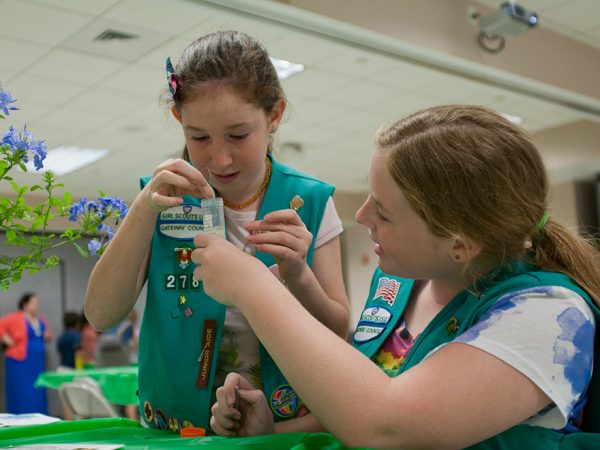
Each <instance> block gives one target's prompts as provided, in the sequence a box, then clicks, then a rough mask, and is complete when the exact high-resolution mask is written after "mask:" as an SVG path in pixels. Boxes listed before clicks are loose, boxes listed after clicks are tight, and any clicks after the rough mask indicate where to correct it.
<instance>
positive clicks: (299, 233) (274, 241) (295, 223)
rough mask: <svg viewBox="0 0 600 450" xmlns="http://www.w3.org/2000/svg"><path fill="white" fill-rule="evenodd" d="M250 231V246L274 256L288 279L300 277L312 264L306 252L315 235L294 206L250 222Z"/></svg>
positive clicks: (247, 227) (248, 227)
mask: <svg viewBox="0 0 600 450" xmlns="http://www.w3.org/2000/svg"><path fill="white" fill-rule="evenodd" d="M246 230H248V231H249V232H250V236H248V239H247V241H246V242H247V243H248V245H251V246H253V247H255V248H256V250H258V251H261V252H265V253H269V254H270V255H273V257H275V260H276V261H277V264H278V265H279V274H280V276H281V278H283V279H284V280H285V281H291V280H293V279H295V278H298V277H300V275H301V274H302V273H303V272H304V270H305V269H306V268H307V267H308V265H307V264H306V255H308V249H309V248H310V244H311V242H312V237H313V236H312V233H311V232H310V231H308V230H307V229H306V226H305V225H304V222H302V219H301V218H300V216H299V215H298V213H297V212H296V211H294V210H293V209H282V210H279V211H273V212H271V213H269V214H267V215H266V216H265V217H264V218H263V220H255V221H254V222H250V223H249V224H247V225H246Z"/></svg>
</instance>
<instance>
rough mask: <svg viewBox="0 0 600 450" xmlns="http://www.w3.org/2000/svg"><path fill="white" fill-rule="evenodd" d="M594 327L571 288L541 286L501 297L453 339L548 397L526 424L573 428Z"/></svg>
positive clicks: (589, 361)
mask: <svg viewBox="0 0 600 450" xmlns="http://www.w3.org/2000/svg"><path fill="white" fill-rule="evenodd" d="M594 332H595V322H594V316H593V314H592V312H591V310H590V308H589V307H588V305H587V303H586V302H585V300H583V299H582V298H581V297H580V296H579V295H578V294H577V293H575V292H573V291H570V290H568V289H566V288H563V287H558V286H541V287H536V288H532V289H524V290H521V291H516V292H512V293H511V294H508V295H505V296H503V297H501V298H500V299H498V301H497V302H496V303H495V304H494V306H493V307H492V308H491V309H490V310H489V311H488V312H487V313H486V314H485V315H484V316H482V317H481V320H480V321H479V322H478V323H476V324H475V325H473V326H472V327H471V328H469V329H468V330H466V331H465V332H464V333H463V334H462V335H460V336H458V337H457V338H456V339H455V340H454V341H453V342H462V343H465V344H469V345H472V346H474V347H477V348H480V349H481V350H484V351H486V352H487V353H490V354H492V355H494V356H496V357H497V358H499V359H501V360H502V361H504V362H505V363H507V364H509V365H510V366H512V367H514V368H515V369H517V370H518V371H519V372H521V373H523V374H524V375H526V376H527V377H528V378H529V379H531V381H533V382H534V383H535V384H536V385H537V386H538V387H539V388H540V389H541V390H542V391H543V392H544V393H545V394H546V395H547V396H548V397H549V398H550V399H551V400H552V401H553V402H554V404H553V405H552V406H551V407H549V408H546V409H545V410H543V411H542V412H540V413H539V414H537V415H535V416H533V417H531V418H530V419H529V420H528V421H527V422H526V423H528V424H530V425H536V426H541V427H545V428H552V429H563V428H566V429H568V430H575V429H577V424H578V422H579V421H580V419H581V412H582V410H583V407H584V405H585V400H586V399H585V391H586V389H587V386H588V384H589V382H590V379H591V376H592V365H593V358H594ZM445 345H447V344H445ZM441 347H443V346H440V347H438V348H437V349H435V350H434V351H437V350H438V349H439V348H441ZM431 353H433V352H431Z"/></svg>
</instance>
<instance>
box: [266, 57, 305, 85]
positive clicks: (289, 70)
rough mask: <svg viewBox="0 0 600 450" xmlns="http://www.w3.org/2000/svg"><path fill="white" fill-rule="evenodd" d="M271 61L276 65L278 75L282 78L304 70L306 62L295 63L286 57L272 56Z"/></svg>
mask: <svg viewBox="0 0 600 450" xmlns="http://www.w3.org/2000/svg"><path fill="white" fill-rule="evenodd" d="M271 62H272V63H273V66H275V70H276V71H277V76H278V77H279V79H280V80H285V79H286V78H289V77H291V76H292V75H294V74H296V73H299V72H302V71H303V70H304V64H298V63H293V62H290V61H286V60H284V59H277V58H271Z"/></svg>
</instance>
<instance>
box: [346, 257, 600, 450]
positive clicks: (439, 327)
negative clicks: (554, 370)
mask: <svg viewBox="0 0 600 450" xmlns="http://www.w3.org/2000/svg"><path fill="white" fill-rule="evenodd" d="M413 285H414V280H409V279H403V278H399V277H394V276H391V275H387V274H385V273H383V272H382V271H381V270H380V269H379V268H377V269H376V271H375V273H374V275H373V279H372V281H371V288H370V293H369V298H368V300H367V303H366V304H365V308H364V310H363V314H362V315H361V318H360V319H359V323H358V325H357V331H356V332H355V334H354V344H353V345H354V346H355V347H356V348H357V349H359V350H360V351H361V352H362V353H364V354H365V355H366V356H368V357H369V358H371V357H372V356H373V355H374V354H375V352H377V350H379V348H380V347H381V346H382V344H383V343H384V341H385V339H386V338H387V337H388V335H389V334H390V333H391V332H392V331H393V330H394V328H395V327H396V325H397V323H398V320H399V319H400V317H402V314H403V312H404V308H405V307H406V304H407V302H408V299H409V297H410V292H411V290H412V287H413ZM537 286H562V287H565V288H567V289H570V290H572V291H574V292H577V293H578V294H579V295H580V296H581V297H582V298H583V299H585V301H586V302H587V303H588V305H589V307H590V309H591V310H592V311H593V313H594V317H595V320H596V324H597V329H596V336H595V351H598V350H600V343H599V342H598V339H599V336H600V331H599V330H598V325H599V324H600V311H599V310H598V308H597V307H596V305H595V304H594V302H593V301H592V300H591V298H590V297H589V295H588V294H587V293H586V292H585V291H584V290H583V289H581V288H580V287H579V286H578V285H576V284H575V283H574V282H573V280H571V279H570V278H569V277H567V276H566V275H563V274H559V273H550V272H541V271H534V270H533V268H532V267H525V266H520V265H515V266H513V267H511V269H510V270H507V271H505V272H503V273H502V274H500V275H498V276H497V277H495V278H494V284H493V285H492V286H489V287H488V288H487V289H481V290H480V292H482V293H483V295H474V294H470V293H468V292H466V291H463V292H461V293H460V294H458V295H457V296H456V297H455V298H454V299H452V301H451V302H450V303H448V305H446V306H445V307H444V309H443V310H442V311H440V312H439V313H438V315H437V316H436V317H435V318H434V319H433V320H432V321H431V322H430V323H429V325H428V326H427V327H426V328H425V330H424V331H423V332H422V333H421V334H420V335H419V337H418V338H417V340H416V341H415V343H414V344H413V347H412V348H411V350H410V352H409V354H408V355H407V357H406V359H405V360H404V362H403V364H402V366H401V368H400V371H399V373H398V374H400V373H402V372H404V371H405V370H408V369H409V368H411V367H412V366H414V365H416V364H418V363H419V362H421V361H422V360H423V358H425V356H426V355H427V354H428V353H429V352H430V351H432V350H434V349H435V348H436V347H438V346H439V345H442V344H444V343H447V342H450V341H452V340H454V339H455V338H456V337H457V336H459V335H460V334H462V333H463V332H464V331H466V330H467V329H468V328H470V327H471V326H472V325H473V324H475V323H476V322H477V321H478V320H479V319H480V317H481V316H482V315H483V314H484V313H485V312H486V311H487V310H488V309H489V308H490V307H491V306H492V305H493V304H494V303H495V302H496V300H498V299H499V298H500V297H502V296H503V295H506V294H508V293H510V292H514V291H518V290H522V289H528V288H533V287H537ZM599 364H600V356H598V357H596V358H594V370H593V373H594V376H593V377H592V381H591V383H590V387H589V388H588V401H587V404H586V407H585V412H584V421H583V429H584V430H585V431H586V432H583V433H571V434H563V433H559V432H557V431H554V430H550V429H547V428H543V427H536V426H530V425H517V426H515V427H513V428H511V429H509V430H507V431H504V432H503V433H500V434H498V435H496V436H494V437H492V438H490V439H487V440H485V441H483V442H481V443H479V444H476V445H474V446H471V447H469V449H471V450H483V449H507V450H508V449H512V450H514V449H536V450H537V449H544V450H545V449H588V448H589V449H600V434H596V433H598V432H599V431H600V411H599V410H598V408H599V407H600V398H599V397H600V375H598V373H599V370H600V366H599Z"/></svg>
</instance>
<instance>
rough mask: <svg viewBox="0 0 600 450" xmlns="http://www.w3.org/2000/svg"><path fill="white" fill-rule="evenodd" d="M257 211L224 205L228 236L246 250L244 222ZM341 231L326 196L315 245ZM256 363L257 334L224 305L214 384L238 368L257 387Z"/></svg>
mask: <svg viewBox="0 0 600 450" xmlns="http://www.w3.org/2000/svg"><path fill="white" fill-rule="evenodd" d="M256 213H257V211H236V210H234V209H231V208H227V207H225V224H226V226H227V238H228V240H229V241H230V242H231V243H233V244H234V245H235V246H236V247H238V248H241V249H243V250H244V251H247V252H248V253H251V252H252V249H251V248H249V247H248V246H246V245H245V243H246V239H247V238H248V234H249V233H248V231H246V229H245V228H244V226H245V225H246V224H247V223H249V222H252V221H253V220H255V219H256ZM342 231H343V228H342V221H341V220H340V218H339V216H338V213H337V211H336V209H335V205H334V203H333V199H332V198H331V197H329V200H328V201H327V205H326V206H325V211H324V214H323V218H322V219H321V225H320V227H319V232H318V233H317V238H316V240H315V249H317V248H319V247H320V246H322V245H323V244H326V243H327V242H329V241H330V240H331V239H333V238H334V237H336V236H339V235H340V234H341V233H342ZM270 269H271V270H272V271H273V272H274V274H277V273H278V270H277V267H276V265H275V266H274V267H271V268H270ZM259 363H260V356H259V346H258V338H257V337H256V335H255V334H254V331H252V328H250V325H249V324H248V322H247V321H246V318H245V317H244V316H243V314H242V313H241V312H240V311H239V310H238V309H237V308H234V307H227V310H226V313H225V325H224V329H223V334H222V337H221V346H220V347H219V355H218V359H217V372H216V375H215V383H214V386H215V387H219V386H221V385H222V384H223V381H224V380H225V376H226V375H227V374H228V373H229V372H238V373H241V374H242V375H243V376H244V377H245V378H246V379H248V380H249V381H250V382H251V383H253V384H254V386H255V387H257V388H260V387H261V385H262V383H261V379H260V375H261V371H260V367H259Z"/></svg>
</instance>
